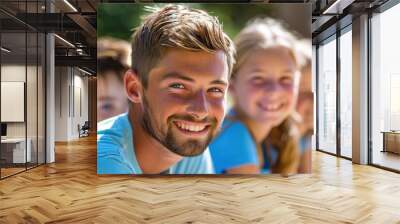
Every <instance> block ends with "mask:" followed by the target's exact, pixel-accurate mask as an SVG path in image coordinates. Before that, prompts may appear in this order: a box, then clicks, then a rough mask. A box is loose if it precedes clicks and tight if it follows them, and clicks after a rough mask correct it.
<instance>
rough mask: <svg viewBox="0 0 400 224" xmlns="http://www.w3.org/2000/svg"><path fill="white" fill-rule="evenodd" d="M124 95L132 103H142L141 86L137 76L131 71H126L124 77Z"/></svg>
mask: <svg viewBox="0 0 400 224" xmlns="http://www.w3.org/2000/svg"><path fill="white" fill-rule="evenodd" d="M124 87H125V93H126V95H127V97H128V99H129V100H130V101H131V102H133V103H141V102H142V90H143V86H142V83H141V82H140V80H139V76H138V74H137V73H136V72H135V71H133V70H132V69H128V71H126V72H125V75H124Z"/></svg>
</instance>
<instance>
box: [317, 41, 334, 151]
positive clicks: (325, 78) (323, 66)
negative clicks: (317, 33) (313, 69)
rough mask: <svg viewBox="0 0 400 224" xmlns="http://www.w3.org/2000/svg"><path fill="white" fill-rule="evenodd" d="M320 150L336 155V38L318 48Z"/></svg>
mask: <svg viewBox="0 0 400 224" xmlns="http://www.w3.org/2000/svg"><path fill="white" fill-rule="evenodd" d="M318 90H319V91H318V108H317V109H318V149H320V150H322V151H326V152H330V153H336V36H332V37H331V38H329V39H328V40H327V41H326V42H325V43H323V44H321V45H319V48H318Z"/></svg>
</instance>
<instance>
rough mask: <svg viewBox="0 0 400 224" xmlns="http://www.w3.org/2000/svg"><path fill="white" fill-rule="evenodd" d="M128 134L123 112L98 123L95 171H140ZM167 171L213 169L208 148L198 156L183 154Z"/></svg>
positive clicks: (179, 171) (126, 172)
mask: <svg viewBox="0 0 400 224" xmlns="http://www.w3.org/2000/svg"><path fill="white" fill-rule="evenodd" d="M132 134H133V130H132V127H131V124H130V122H129V118H128V114H126V113H125V114H122V115H119V116H116V117H112V118H110V119H107V120H104V121H102V122H99V123H98V131H97V173H98V174H142V170H141V169H140V167H139V164H138V162H137V160H136V154H135V148H134V145H133V137H132V136H133V135H132ZM168 173H170V174H211V173H214V169H213V165H212V161H211V158H210V153H209V151H208V149H207V150H206V151H204V152H203V153H202V154H200V155H198V156H194V157H183V158H182V160H180V161H179V162H178V163H176V164H174V165H173V166H171V167H170V168H169V172H168Z"/></svg>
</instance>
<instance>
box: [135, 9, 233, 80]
mask: <svg viewBox="0 0 400 224" xmlns="http://www.w3.org/2000/svg"><path fill="white" fill-rule="evenodd" d="M168 48H180V49H184V50H189V51H205V52H210V53H214V52H216V51H217V50H222V51H223V52H224V53H225V55H226V58H227V64H228V68H229V74H230V73H231V71H232V67H233V64H234V52H235V50H234V45H233V42H232V40H231V39H230V38H229V37H228V36H227V35H226V34H225V33H224V32H223V29H222V25H221V24H220V23H219V21H218V19H217V18H216V17H213V16H210V15H208V14H207V13H206V12H204V11H202V10H198V9H190V8H186V7H184V6H181V5H175V6H172V5H168V6H165V7H163V8H161V9H158V10H156V11H155V12H153V13H151V14H149V15H148V16H146V17H145V18H144V20H143V23H142V24H141V25H140V26H139V27H138V28H136V30H135V32H134V33H133V36H132V69H133V70H134V71H135V72H136V73H138V76H139V78H140V80H141V82H142V84H143V85H144V87H147V81H148V74H149V72H150V70H151V69H152V68H153V67H155V66H156V65H157V63H158V62H159V60H160V59H161V57H162V56H163V55H164V53H165V50H167V49H168Z"/></svg>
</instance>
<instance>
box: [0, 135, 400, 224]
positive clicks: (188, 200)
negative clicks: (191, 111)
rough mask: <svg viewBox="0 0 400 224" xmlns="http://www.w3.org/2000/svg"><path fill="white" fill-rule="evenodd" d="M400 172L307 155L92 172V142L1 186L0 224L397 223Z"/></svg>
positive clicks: (60, 149)
mask: <svg viewBox="0 0 400 224" xmlns="http://www.w3.org/2000/svg"><path fill="white" fill-rule="evenodd" d="M398 199H400V175H399V174H396V173H392V172H388V171H384V170H381V169H378V168H374V167H371V166H362V165H356V164H352V163H351V162H350V161H348V160H344V159H339V158H336V157H333V156H330V155H327V154H324V153H321V152H313V173H312V174H310V175H296V176H291V177H288V178H285V177H281V176H279V175H267V176H261V175H253V176H215V177H214V176H213V177H210V176H201V175H199V176H190V177H165V176H164V177H158V178H154V177H148V176H147V177H143V176H141V177H135V176H125V175H116V176H98V175H97V174H96V138H95V137H93V136H92V137H89V138H82V139H80V140H79V141H73V142H69V143H65V144H64V143H61V144H57V145H56V163H54V164H48V165H45V166H41V167H38V168H35V169H32V170H29V171H27V172H25V173H21V174H19V175H16V176H13V177H10V178H7V179H5V180H2V181H0V201H1V203H0V223H18V222H29V223H42V222H48V223H59V222H62V223H80V222H95V223H118V222H119V223H253V222H254V223H400V212H399V211H400V200H398Z"/></svg>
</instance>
